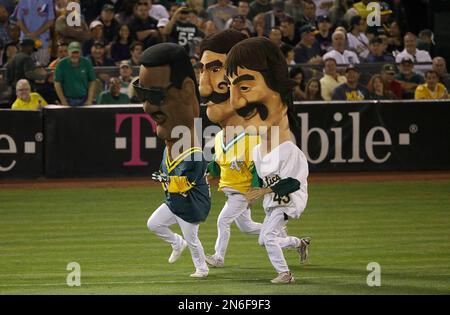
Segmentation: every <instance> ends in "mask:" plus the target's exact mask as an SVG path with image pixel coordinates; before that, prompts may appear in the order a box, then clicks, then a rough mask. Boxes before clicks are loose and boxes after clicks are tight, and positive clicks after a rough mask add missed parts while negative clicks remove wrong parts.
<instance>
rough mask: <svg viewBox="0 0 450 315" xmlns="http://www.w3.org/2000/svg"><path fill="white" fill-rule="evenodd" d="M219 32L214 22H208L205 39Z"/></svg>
mask: <svg viewBox="0 0 450 315" xmlns="http://www.w3.org/2000/svg"><path fill="white" fill-rule="evenodd" d="M217 32H218V29H217V27H216V24H214V22H213V21H206V23H205V37H208V36H211V35H213V34H215V33H217Z"/></svg>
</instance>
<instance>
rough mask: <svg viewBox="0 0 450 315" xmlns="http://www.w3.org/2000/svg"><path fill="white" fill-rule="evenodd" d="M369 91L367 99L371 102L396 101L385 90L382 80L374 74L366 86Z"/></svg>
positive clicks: (378, 75) (389, 92)
mask: <svg viewBox="0 0 450 315" xmlns="http://www.w3.org/2000/svg"><path fill="white" fill-rule="evenodd" d="M367 89H368V90H369V99H371V100H394V99H396V97H395V95H394V94H393V93H392V92H391V91H389V90H386V89H385V87H384V83H383V78H382V77H381V75H380V74H375V75H373V76H372V78H371V79H370V81H369V84H368V86H367Z"/></svg>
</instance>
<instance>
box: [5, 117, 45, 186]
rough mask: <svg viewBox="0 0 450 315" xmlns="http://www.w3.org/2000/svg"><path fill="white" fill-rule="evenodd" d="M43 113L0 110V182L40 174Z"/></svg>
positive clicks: (41, 166)
mask: <svg viewBox="0 0 450 315" xmlns="http://www.w3.org/2000/svg"><path fill="white" fill-rule="evenodd" d="M43 141H44V134H43V132H42V113H41V112H37V111H12V110H2V109H0V179H3V178H38V177H42V176H43V175H44V173H43V170H44V168H43V166H44V160H43V152H44V145H43Z"/></svg>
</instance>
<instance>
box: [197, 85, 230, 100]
mask: <svg viewBox="0 0 450 315" xmlns="http://www.w3.org/2000/svg"><path fill="white" fill-rule="evenodd" d="M218 88H219V89H223V88H225V89H226V90H227V91H226V92H225V93H219V92H216V91H213V92H212V93H211V94H210V95H208V96H205V97H202V98H201V102H202V103H203V104H207V103H209V102H211V103H213V104H220V103H223V102H225V101H228V100H229V99H230V90H229V89H228V86H227V83H226V82H220V83H219V85H218Z"/></svg>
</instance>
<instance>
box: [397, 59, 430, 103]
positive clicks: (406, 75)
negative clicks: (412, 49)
mask: <svg viewBox="0 0 450 315" xmlns="http://www.w3.org/2000/svg"><path fill="white" fill-rule="evenodd" d="M399 69H400V72H399V73H398V74H397V75H396V76H395V79H396V80H397V81H399V82H400V84H401V85H402V88H403V99H408V100H410V99H414V93H415V91H416V88H417V87H418V86H419V85H420V84H424V83H425V80H424V78H423V77H422V76H421V75H420V74H418V73H416V72H414V63H413V61H412V59H411V58H410V57H408V56H406V57H403V58H402V59H401V60H400V64H399Z"/></svg>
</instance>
